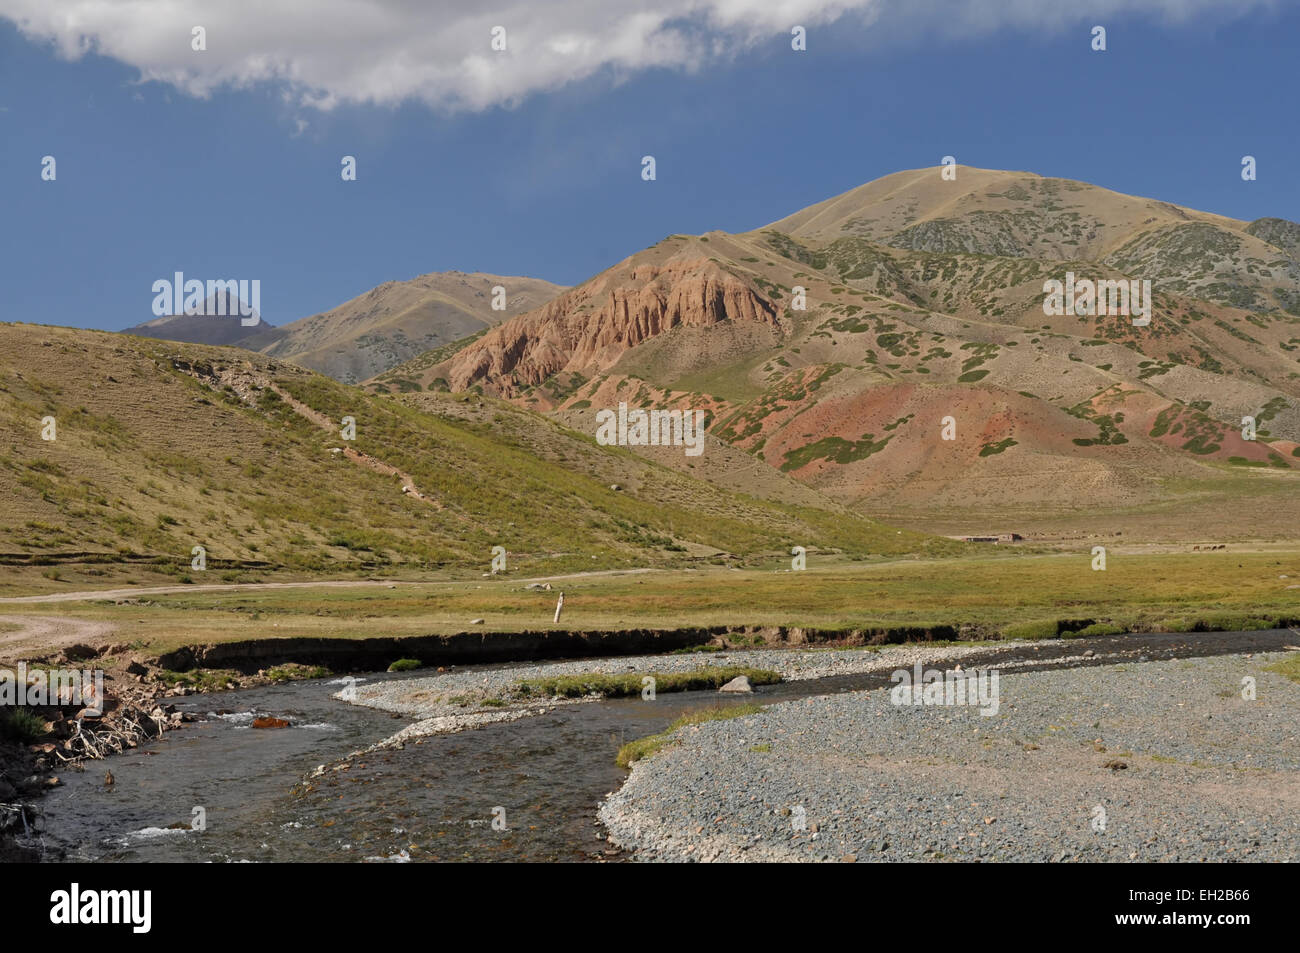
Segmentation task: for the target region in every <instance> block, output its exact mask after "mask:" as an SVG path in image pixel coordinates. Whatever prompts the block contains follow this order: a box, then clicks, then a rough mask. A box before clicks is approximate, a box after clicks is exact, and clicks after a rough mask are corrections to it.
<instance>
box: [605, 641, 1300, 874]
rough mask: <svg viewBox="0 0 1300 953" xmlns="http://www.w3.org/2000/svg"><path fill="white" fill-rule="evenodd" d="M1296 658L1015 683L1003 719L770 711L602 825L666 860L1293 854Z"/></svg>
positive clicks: (686, 740)
mask: <svg viewBox="0 0 1300 953" xmlns="http://www.w3.org/2000/svg"><path fill="white" fill-rule="evenodd" d="M916 651H917V650H916V649H914V648H912V647H907V648H904V649H903V651H902V653H900V655H899V656H898V657H897V658H892V659H888V660H887V659H886V658H885V657H884V656H885V653H884V652H882V653H880V657H878V658H877V661H879V662H881V663H883V664H885V665H888V666H890V667H899V668H901V667H906V665H908V664H910V662H908V661H906V660H903V655H904V654H905V653H909V652H916ZM951 651H952V650H951V649H950V650H948V652H951ZM920 652H921V654H924V652H925V650H924V649H921V650H920ZM732 654H733V655H735V654H738V653H732ZM1283 657H1284V653H1264V654H1237V655H1219V656H1215V657H1210V658H1195V659H1173V660H1168V661H1151V662H1147V661H1143V662H1137V663H1123V664H1119V665H1109V666H1100V667H1081V668H1063V669H1056V670H1052V671H1033V670H1030V671H1021V672H1020V673H1016V674H1004V675H1002V676H1001V678H1000V684H999V692H1000V700H1001V704H1000V706H999V708H998V712H997V714H996V715H993V716H984V715H981V714H980V711H979V709H978V708H975V707H957V706H947V707H945V706H938V705H936V706H929V705H919V706H917V705H896V704H893V703H892V702H891V698H890V691H889V690H888V689H882V690H874V691H863V692H851V693H845V694H840V695H831V696H822V697H812V698H807V699H802V700H798V701H793V702H788V703H784V704H778V705H773V706H771V707H769V708H767V709H766V710H764V711H763V712H761V713H759V714H757V715H751V716H747V717H743V718H737V719H732V720H726V721H716V722H709V723H705V724H701V725H698V726H695V727H691V728H687V729H683V730H681V731H680V732H679V733H678V739H677V743H676V744H675V745H673V746H670V747H668V748H666V749H664V750H662V751H660V752H659V753H658V754H657V755H655V756H654V757H653V758H650V759H648V760H645V761H642V762H638V763H637V764H636V765H635V766H634V768H633V771H632V774H631V775H630V777H629V778H628V780H627V782H626V783H625V784H624V786H623V787H622V788H621V789H620V790H619V791H618V792H617V793H614V794H612V795H610V796H609V797H608V799H607V800H606V801H605V802H604V803H603V804H602V806H601V809H600V818H601V820H602V821H603V822H604V823H605V825H606V826H607V828H608V830H609V831H610V838H609V839H610V841H611V842H613V843H615V844H617V845H618V846H620V847H624V848H627V849H630V850H633V851H634V852H635V854H634V856H635V857H636V858H638V859H642V860H658V861H682V860H725V861H736V860H784V861H849V860H853V861H893V862H897V861H926V860H952V861H1233V860H1241V861H1297V860H1300V684H1296V683H1294V682H1292V681H1290V680H1288V679H1286V678H1284V677H1283V676H1281V675H1278V674H1274V673H1271V672H1268V671H1265V667H1266V666H1267V665H1268V664H1269V663H1271V662H1274V661H1277V660H1279V659H1281V658H1283ZM838 661H839V663H840V664H848V665H853V664H859V663H861V664H866V662H867V660H865V659H864V660H853V661H850V660H848V659H843V658H841V659H839V660H838ZM754 664H757V663H754ZM1246 676H1250V677H1252V678H1254V679H1255V680H1256V682H1255V684H1256V692H1257V695H1256V697H1255V698H1254V700H1247V699H1246V698H1243V682H1242V679H1243V678H1244V677H1246Z"/></svg>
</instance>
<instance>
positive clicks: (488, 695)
mask: <svg viewBox="0 0 1300 953" xmlns="http://www.w3.org/2000/svg"><path fill="white" fill-rule="evenodd" d="M1049 644H1050V645H1052V646H1054V647H1056V646H1059V645H1060V644H1061V643H1060V642H1059V641H1054V642H1051V643H1033V642H1022V643H1015V644H1014V645H1015V649H1016V651H1018V652H1022V653H1024V654H1025V655H1028V656H1031V658H1028V659H1026V660H1025V661H1023V662H1018V663H1017V664H1018V665H1022V666H1033V665H1034V664H1035V662H1034V660H1033V659H1032V655H1033V653H1034V651H1035V647H1036V646H1043V645H1049ZM1006 651H1007V645H1005V644H997V645H980V646H961V645H942V644H940V645H927V644H924V643H914V644H905V645H893V646H885V647H880V648H870V649H825V648H821V649H732V650H728V651H723V652H709V653H703V652H700V653H694V652H693V653H682V654H672V655H647V656H638V657H619V658H603V659H584V660H581V661H573V662H547V663H538V664H524V665H507V666H501V667H499V668H492V669H485V668H483V667H481V666H480V667H475V668H473V669H461V670H458V669H451V670H448V671H446V672H441V673H439V674H436V675H432V676H427V677H423V676H422V677H417V678H402V679H384V680H378V681H367V682H363V683H358V684H356V685H353V686H348V687H346V688H345V689H343V690H341V691H340V692H339V693H338V694H337V695H336V696H335V697H336V698H340V699H342V700H345V701H352V702H355V703H356V704H359V705H368V706H370V707H372V708H378V709H381V710H383V711H389V712H393V713H394V714H399V715H406V716H408V717H413V718H417V719H419V720H418V721H416V722H415V723H413V724H411V725H409V726H407V727H406V728H404V729H403V730H402V732H401V733H400V734H399V735H396V736H394V737H393V738H391V739H389V741H390V742H392V743H404V742H406V741H408V740H411V739H413V738H418V737H422V736H428V735H434V734H445V733H448V732H453V731H460V730H463V729H466V728H474V727H478V726H480V725H484V724H492V723H495V722H500V721H513V720H516V719H518V718H524V717H528V716H529V715H537V714H543V713H545V712H546V711H547V710H548V709H550V708H553V707H555V706H556V705H561V704H578V703H581V702H584V701H593V700H596V699H597V698H598V696H595V695H592V696H587V697H585V698H550V699H539V698H537V697H521V696H519V695H517V694H516V693H515V691H514V689H515V687H516V686H517V685H518V684H519V683H520V682H521V681H523V680H525V679H538V678H553V677H556V676H566V675H590V674H606V675H618V674H624V673H639V674H651V673H657V674H670V673H681V672H691V671H695V670H697V669H701V668H705V667H716V668H730V667H737V666H739V667H746V668H758V669H766V670H769V671H775V672H778V673H779V674H780V675H781V678H782V680H783V681H804V680H809V679H822V678H834V677H837V676H846V675H862V674H867V673H871V672H890V671H893V670H895V669H899V668H911V667H912V666H913V665H914V664H916V663H918V662H920V663H922V664H926V663H929V662H931V661H934V660H937V659H945V660H949V661H953V660H956V661H957V664H961V661H966V662H967V663H969V664H977V662H978V659H979V658H980V657H985V656H989V655H990V654H993V653H995V652H996V653H1005V652H1006ZM1085 651H1088V650H1087V649H1085V648H1084V647H1082V646H1080V647H1079V649H1078V652H1079V656H1078V659H1081V658H1082V653H1083V652H1085ZM1078 659H1075V660H1076V661H1077V660H1078ZM1062 661H1063V659H1061V658H1053V659H1052V660H1051V663H1052V664H1061V663H1062Z"/></svg>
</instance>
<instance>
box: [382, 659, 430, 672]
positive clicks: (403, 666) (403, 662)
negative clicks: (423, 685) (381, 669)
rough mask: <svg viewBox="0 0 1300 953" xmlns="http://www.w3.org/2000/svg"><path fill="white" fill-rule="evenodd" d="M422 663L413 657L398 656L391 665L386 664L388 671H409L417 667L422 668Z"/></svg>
mask: <svg viewBox="0 0 1300 953" xmlns="http://www.w3.org/2000/svg"><path fill="white" fill-rule="evenodd" d="M423 666H424V663H423V662H421V661H420V660H419V659H414V658H399V659H398V660H397V661H396V662H394V663H393V664H392V665H390V666H388V670H389V671H390V672H411V671H414V670H415V669H417V668H422V667H423Z"/></svg>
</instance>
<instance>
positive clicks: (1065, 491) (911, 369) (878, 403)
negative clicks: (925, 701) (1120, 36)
mask: <svg viewBox="0 0 1300 953" xmlns="http://www.w3.org/2000/svg"><path fill="white" fill-rule="evenodd" d="M950 174H951V173H950ZM1076 279H1078V280H1085V279H1086V280H1089V281H1125V282H1127V281H1138V282H1141V281H1149V282H1150V283H1151V288H1152V295H1153V298H1152V302H1151V306H1152V311H1151V321H1150V323H1149V324H1147V325H1145V326H1142V325H1139V324H1135V323H1134V321H1133V320H1132V318H1131V317H1130V316H1127V315H1122V314H1109V313H1105V309H1102V310H1101V311H1100V312H1099V313H1077V312H1073V311H1070V312H1064V313H1055V314H1053V313H1046V311H1047V310H1050V309H1045V307H1044V302H1045V298H1046V297H1047V295H1046V291H1045V289H1046V288H1047V287H1048V283H1050V282H1053V281H1058V282H1066V281H1067V280H1068V281H1070V282H1071V283H1073V282H1074V281H1075V280H1076ZM496 285H501V286H503V287H505V288H507V289H508V294H507V301H508V308H507V310H505V311H495V312H494V311H492V310H490V308H489V306H488V303H489V298H490V295H491V289H492V288H493V286H496ZM496 317H500V318H503V319H504V320H503V321H501V322H500V323H497V322H496V321H495V320H494V319H495V318H496ZM134 330H136V331H137V332H138V331H140V330H141V329H134ZM214 343H231V342H229V341H220V342H214ZM236 343H239V344H240V345H241V346H244V347H246V348H251V349H254V350H257V351H260V352H262V353H264V354H265V355H267V356H268V357H270V358H273V359H282V360H288V361H292V362H294V363H296V364H300V365H302V366H304V367H308V368H312V369H314V370H318V371H321V372H323V373H325V374H328V375H329V376H332V377H334V378H336V379H338V380H341V381H344V382H346V383H352V382H356V381H364V384H363V386H364V388H365V389H366V390H368V391H370V392H371V393H372V394H374V395H377V396H379V397H386V398H390V399H396V400H398V401H399V402H401V403H402V404H404V405H405V406H407V407H412V408H422V411H421V412H424V411H425V410H427V409H428V408H430V407H435V406H436V407H440V408H441V410H435V411H433V412H434V413H444V412H447V410H448V408H451V407H453V406H454V402H448V400H447V399H446V398H447V395H449V394H451V395H455V394H460V395H473V399H475V400H483V401H487V402H488V403H489V405H490V406H496V407H503V406H504V405H502V404H501V403H499V402H502V401H504V402H506V403H508V404H512V405H514V406H515V407H518V408H520V409H524V410H527V411H531V412H534V414H542V415H545V416H547V417H550V418H551V419H553V420H554V421H556V422H557V423H559V424H562V425H563V426H564V427H566V428H568V432H572V433H576V434H587V435H592V434H594V433H595V432H596V415H597V414H598V413H599V412H600V411H601V410H607V409H612V408H616V407H617V406H618V405H619V404H620V403H624V404H627V405H629V406H632V407H644V408H652V407H653V408H661V409H700V410H703V411H705V412H706V413H707V415H708V419H709V443H708V449H707V451H706V453H705V454H703V456H701V457H699V458H690V457H687V456H685V455H683V454H682V453H681V452H680V450H677V449H674V448H670V447H644V448H631V449H632V450H633V451H634V452H635V453H637V454H640V455H641V456H645V457H650V458H653V460H654V462H655V463H656V464H657V465H659V466H663V467H668V468H673V469H676V470H678V471H679V472H681V473H683V474H685V475H687V476H689V477H690V478H691V479H692V480H699V481H703V482H705V483H708V484H711V485H712V486H714V487H715V488H717V489H719V490H722V491H725V492H735V491H740V492H747V491H750V490H752V489H753V488H757V487H762V488H763V489H762V492H763V493H765V494H769V495H771V494H775V497H773V498H780V499H781V500H782V501H784V502H786V503H792V502H793V501H795V500H796V499H799V498H800V495H801V494H803V493H805V492H810V493H812V494H814V498H815V499H816V500H820V501H830V502H832V503H833V504H834V505H835V506H837V507H843V508H845V509H846V511H851V512H855V513H858V514H861V515H864V516H868V517H871V518H875V519H882V520H887V521H890V522H894V523H896V524H901V525H904V526H909V527H913V528H917V529H923V530H928V531H933V532H939V533H946V534H957V535H960V534H964V533H971V532H988V531H995V530H1008V531H1010V530H1015V531H1021V530H1024V531H1026V532H1029V533H1031V534H1032V533H1039V534H1050V533H1056V534H1058V535H1061V534H1064V535H1070V534H1075V535H1095V534H1098V533H1102V532H1105V533H1112V534H1113V533H1122V532H1128V533H1130V534H1135V535H1137V536H1138V537H1142V538H1150V539H1175V538H1191V537H1195V536H1196V535H1198V534H1202V535H1214V534H1218V535H1222V534H1246V535H1251V536H1261V535H1262V536H1267V535H1269V534H1270V533H1271V532H1274V531H1279V530H1278V528H1279V527H1282V526H1287V525H1294V522H1295V518H1296V516H1297V515H1300V511H1298V509H1297V502H1296V501H1297V499H1300V496H1298V495H1297V494H1296V492H1295V491H1296V487H1297V484H1296V482H1295V481H1296V479H1297V474H1296V471H1297V470H1300V225H1297V224H1296V223H1294V222H1289V221H1286V220H1283V219H1278V218H1263V219H1258V220H1255V221H1253V222H1243V221H1238V220H1234V219H1231V218H1227V217H1224V216H1220V215H1214V214H1210V213H1205V212H1200V211H1196V210H1194V209H1189V208H1183V207H1180V206H1177V205H1173V204H1170V203H1167V202H1163V201H1159V200H1155V199H1146V198H1140V197H1135V196H1129V195H1123V194H1120V193H1117V192H1113V191H1110V190H1107V189H1104V188H1100V187H1097V186H1093V185H1088V184H1086V183H1081V182H1075V181H1070V180H1065V179H1055V178H1046V177H1042V176H1039V175H1035V174H1032V173H1027V172H1008V171H994V170H983V169H975V168H970V167H964V166H963V167H958V168H956V170H955V177H954V178H949V177H947V176H945V174H944V172H943V170H941V169H939V168H930V169H919V170H912V171H907V172H900V173H896V174H894V175H890V176H886V177H885V178H882V179H879V180H876V181H874V182H870V183H867V184H866V185H863V186H860V187H858V188H855V189H853V190H851V191H849V192H846V193H844V194H842V195H839V196H836V197H834V198H831V199H828V200H826V201H824V202H821V203H818V204H816V205H813V206H810V207H809V208H806V209H803V210H801V211H798V212H795V213H794V214H792V215H789V216H787V217H785V218H783V219H780V220H778V221H776V222H773V223H772V224H770V225H767V226H764V227H761V228H758V229H755V230H753V231H750V232H745V233H739V234H730V233H726V232H721V231H713V232H707V233H705V234H703V235H683V234H679V235H672V236H669V237H667V238H665V239H663V240H662V241H660V242H658V243H656V244H655V245H654V246H652V247H650V248H647V249H645V250H643V251H641V252H638V253H636V254H634V255H632V256H630V257H629V258H626V259H624V260H623V261H621V262H619V263H617V264H615V265H613V266H612V267H611V268H609V269H607V270H605V271H604V272H601V273H600V274H598V275H596V276H594V277H592V278H591V279H589V280H587V281H585V282H582V283H581V284H579V285H577V286H575V287H573V288H569V289H564V288H561V287H559V286H556V285H552V284H550V283H548V282H543V281H540V280H536V279H521V278H501V277H499V276H494V275H481V274H475V275H465V274H460V273H455V272H452V273H447V274H441V275H426V276H423V277H421V278H417V279H415V280H413V281H410V282H390V283H388V284H385V285H381V286H380V287H379V288H376V289H374V290H372V291H370V292H368V293H366V294H364V295H361V296H360V297H358V298H355V299H353V300H352V301H350V302H347V303H345V304H344V305H341V306H339V307H338V308H336V309H334V310H332V311H329V312H326V313H324V314H321V315H315V316H313V317H310V318H305V319H302V320H300V321H296V322H294V323H292V324H289V325H286V326H285V327H283V328H274V329H260V330H259V333H258V334H257V335H254V336H253V337H251V338H248V339H246V340H243V341H239V342H236ZM439 395H441V396H439ZM530 419H532V418H530ZM538 419H540V418H538ZM532 432H534V431H533V430H532V429H531V428H530V433H532ZM525 442H526V443H528V445H529V447H530V452H531V453H534V454H542V453H544V452H545V450H544V447H543V444H544V442H545V441H540V440H528V441H525ZM796 487H799V488H803V489H795V488H796Z"/></svg>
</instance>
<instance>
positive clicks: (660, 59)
mask: <svg viewBox="0 0 1300 953" xmlns="http://www.w3.org/2000/svg"><path fill="white" fill-rule="evenodd" d="M1270 5H1272V4H1271V3H1270V0H1094V2H1092V3H1091V4H1089V9H1090V13H1089V16H1090V17H1091V18H1094V20H1095V22H1104V20H1103V19H1102V18H1104V17H1105V16H1106V15H1108V14H1111V13H1113V14H1120V13H1134V12H1138V13H1145V14H1149V15H1152V16H1154V17H1158V18H1162V19H1165V20H1171V21H1183V20H1187V19H1190V18H1194V17H1197V16H1200V15H1202V14H1206V13H1213V12H1219V13H1224V14H1230V15H1241V14H1243V13H1244V12H1247V11H1249V10H1252V9H1256V8H1258V7H1260V6H1270ZM650 6H653V7H654V9H653V10H651V9H649V7H650ZM467 8H473V9H467ZM1077 9H1078V4H1077V0H653V2H647V0H478V2H475V3H472V4H471V3H466V2H464V0H312V2H311V3H310V4H304V3H303V2H302V0H0V17H5V18H7V19H9V20H11V21H13V22H14V23H15V24H16V25H17V26H18V29H19V30H20V31H21V32H22V33H23V34H24V35H25V36H27V37H28V38H30V39H32V40H37V41H42V42H48V43H52V44H53V45H54V47H55V49H56V50H57V51H58V53H59V54H60V55H62V56H64V57H66V58H68V59H76V58H80V57H82V56H85V55H87V54H90V53H95V54H99V55H102V56H107V57H111V58H113V59H116V60H119V61H121V62H123V63H126V64H128V65H130V66H132V67H135V68H136V69H138V70H139V71H140V76H141V79H142V80H145V81H150V80H156V81H160V82H163V83H168V84H171V85H172V86H175V87H176V88H178V89H180V90H182V91H184V92H186V93H188V94H190V95H192V96H199V97H204V96H208V95H209V94H211V93H212V92H213V91H214V90H217V89H220V88H222V87H231V88H243V87H249V86H253V85H256V84H260V83H276V84H280V85H282V86H283V88H284V89H285V90H286V93H287V95H288V96H289V97H290V98H292V99H293V100H295V101H296V102H297V103H298V104H300V105H303V106H307V107H313V108H316V109H321V110H328V109H331V108H333V107H334V106H336V105H338V104H340V103H369V104H383V105H394V104H397V103H401V102H405V101H409V100H414V101H420V102H424V103H426V104H428V105H429V106H431V107H434V108H437V109H444V110H448V111H478V110H482V109H486V108H488V107H491V106H496V105H511V104H515V103H518V102H520V101H521V100H522V99H524V98H525V97H527V96H529V95H531V94H534V93H539V92H545V91H548V90H553V89H557V88H559V87H561V86H563V85H565V84H566V83H571V82H574V81H578V80H582V79H586V78H589V77H591V76H593V75H599V76H605V77H608V78H609V80H610V81H611V82H614V81H617V80H619V79H621V78H623V77H626V76H630V75H633V74H635V73H638V72H641V71H644V70H647V69H652V68H656V67H658V68H667V69H676V70H685V71H692V70H698V69H702V68H705V67H708V66H710V65H714V64H717V63H724V62H726V61H727V60H729V59H731V58H734V57H736V56H738V55H741V54H743V53H744V52H745V51H747V50H750V49H752V48H753V47H755V46H756V45H757V44H758V43H760V42H771V41H773V40H774V39H775V38H776V37H778V36H785V37H788V36H789V33H790V29H791V27H793V26H795V25H796V24H798V25H802V26H804V27H806V28H807V29H808V30H809V33H810V37H811V39H810V48H815V47H814V44H815V42H816V39H815V32H814V31H815V29H816V28H818V27H824V26H827V25H828V24H839V25H841V26H842V27H843V28H846V29H858V30H863V29H865V28H866V27H868V26H870V25H872V24H876V25H877V26H880V21H881V20H882V18H885V19H888V18H890V17H896V18H899V19H901V20H906V21H907V22H908V25H909V26H910V27H911V28H913V29H917V28H920V29H925V30H930V31H933V32H934V33H935V34H942V35H950V34H952V33H953V32H986V31H989V30H994V29H998V28H1000V27H1003V26H1017V27H1021V28H1027V29H1039V28H1048V29H1050V28H1055V27H1059V26H1061V25H1062V24H1063V23H1066V22H1069V23H1076V22H1079V20H1080V15H1079V14H1078V13H1077ZM196 26H201V27H203V28H204V30H205V31H206V45H207V49H206V50H204V51H201V52H198V51H195V50H193V49H191V31H192V30H193V28H194V27H196ZM497 26H500V27H504V28H505V31H506V32H505V35H506V47H507V48H506V51H505V52H495V51H493V50H492V48H491V46H490V43H491V31H492V29H493V27H497ZM909 32H910V31H909Z"/></svg>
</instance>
